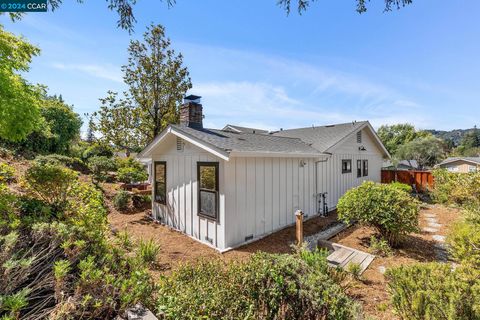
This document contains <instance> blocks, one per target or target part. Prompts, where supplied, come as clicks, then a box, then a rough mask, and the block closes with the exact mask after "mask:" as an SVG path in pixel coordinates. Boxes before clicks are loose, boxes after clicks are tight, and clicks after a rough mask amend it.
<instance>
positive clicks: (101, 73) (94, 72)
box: [52, 63, 123, 83]
mask: <svg viewBox="0 0 480 320" xmlns="http://www.w3.org/2000/svg"><path fill="white" fill-rule="evenodd" d="M52 67H54V68H55V69H59V70H69V71H79V72H82V73H85V74H87V75H90V76H93V77H96V78H101V79H106V80H110V81H114V82H120V83H123V79H122V74H121V72H120V68H118V67H116V66H112V65H96V64H63V63H54V64H52Z"/></svg>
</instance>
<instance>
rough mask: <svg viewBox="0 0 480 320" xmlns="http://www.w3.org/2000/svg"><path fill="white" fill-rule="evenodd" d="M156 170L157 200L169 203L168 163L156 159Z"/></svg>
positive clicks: (155, 196)
mask: <svg viewBox="0 0 480 320" xmlns="http://www.w3.org/2000/svg"><path fill="white" fill-rule="evenodd" d="M154 170H155V171H154V173H153V174H154V184H155V185H154V188H155V189H154V192H155V195H154V198H155V202H157V203H161V204H167V163H166V162H165V161H155V164H154Z"/></svg>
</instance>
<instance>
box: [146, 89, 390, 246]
mask: <svg viewBox="0 0 480 320" xmlns="http://www.w3.org/2000/svg"><path fill="white" fill-rule="evenodd" d="M139 157H140V158H147V159H150V160H149V161H150V162H151V168H152V173H151V174H152V180H153V181H152V183H153V188H152V189H153V194H152V202H153V204H152V216H153V219H156V220H158V221H160V222H161V223H164V224H166V225H168V226H171V227H173V228H175V229H177V230H179V231H181V232H183V233H185V234H187V235H189V236H190V237H192V238H194V239H197V240H198V241H201V242H204V243H206V244H208V245H210V246H212V247H214V248H217V249H218V250H220V251H225V250H228V249H231V248H234V247H237V246H239V245H242V244H245V243H246V242H250V241H253V240H256V239H259V238H262V237H264V236H266V235H268V234H270V233H272V232H275V231H278V230H280V229H282V228H284V227H286V226H289V225H292V224H293V223H294V212H295V211H296V210H298V209H301V210H302V211H303V212H304V214H305V216H306V217H313V216H315V215H321V214H322V215H324V214H327V213H328V212H329V211H332V210H334V209H335V208H336V205H337V202H338V199H339V198H340V197H341V196H342V195H343V194H344V193H345V192H346V191H347V190H348V189H350V188H352V187H355V186H358V185H360V184H361V183H362V182H363V181H364V180H373V181H378V182H380V174H381V167H382V161H383V159H384V158H390V155H389V153H388V151H387V150H386V149H385V147H384V146H383V145H382V143H381V141H380V139H379V138H378V136H377V134H376V133H375V131H374V129H373V128H372V126H371V125H370V123H369V122H368V121H365V122H350V123H344V124H338V125H330V126H321V127H308V128H300V129H292V130H280V131H276V132H267V131H265V130H258V129H253V128H244V127H238V126H233V125H227V126H226V127H225V128H223V129H222V130H217V129H206V128H204V127H203V108H202V105H201V104H200V97H198V96H188V97H186V98H185V102H184V104H183V105H182V106H181V108H180V124H179V125H169V126H168V127H167V128H166V129H165V130H164V131H163V132H161V133H160V134H159V135H158V136H157V137H156V138H155V139H154V140H153V141H152V142H151V143H150V144H149V145H148V146H146V147H145V149H144V150H143V151H142V152H141V153H140V154H139Z"/></svg>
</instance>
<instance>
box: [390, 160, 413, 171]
mask: <svg viewBox="0 0 480 320" xmlns="http://www.w3.org/2000/svg"><path fill="white" fill-rule="evenodd" d="M382 169H383V170H402V171H405V170H419V166H418V162H417V160H400V161H398V163H397V165H396V166H395V164H394V163H393V162H392V161H391V160H386V161H384V162H383V165H382Z"/></svg>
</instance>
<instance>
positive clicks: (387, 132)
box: [378, 123, 431, 155]
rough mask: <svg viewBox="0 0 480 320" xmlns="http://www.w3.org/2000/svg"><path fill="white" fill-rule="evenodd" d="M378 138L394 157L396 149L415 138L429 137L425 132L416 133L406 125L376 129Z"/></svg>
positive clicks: (384, 126) (413, 128)
mask: <svg viewBox="0 0 480 320" xmlns="http://www.w3.org/2000/svg"><path fill="white" fill-rule="evenodd" d="M378 136H379V137H380V140H382V142H383V144H384V145H385V147H386V148H387V150H388V152H390V154H391V155H395V154H396V152H397V150H398V148H399V147H400V146H401V145H404V144H406V143H408V142H410V141H413V140H414V139H416V138H422V137H428V136H431V134H430V133H428V132H426V131H417V130H415V127H414V126H413V125H411V124H408V123H400V124H394V125H383V126H381V127H380V128H379V129H378Z"/></svg>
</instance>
